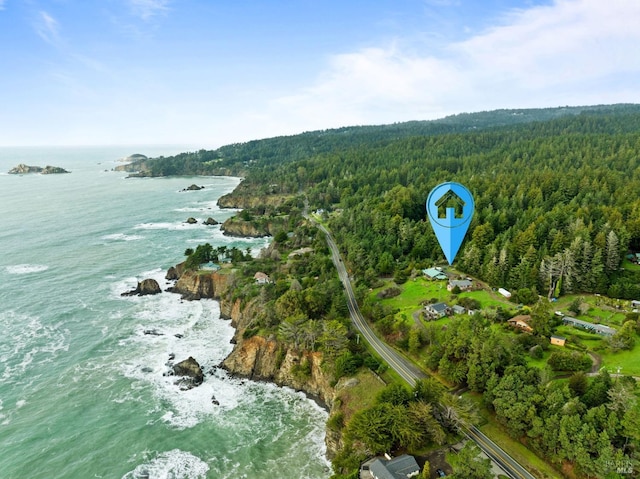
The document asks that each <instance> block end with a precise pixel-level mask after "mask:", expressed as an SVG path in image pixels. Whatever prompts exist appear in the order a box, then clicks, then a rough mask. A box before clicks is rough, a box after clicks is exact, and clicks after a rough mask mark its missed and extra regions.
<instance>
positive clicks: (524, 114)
mask: <svg viewBox="0 0 640 479" xmlns="http://www.w3.org/2000/svg"><path fill="white" fill-rule="evenodd" d="M638 111H640V106H638V105H600V106H581V107H559V108H540V109H514V110H496V111H488V112H479V113H462V114H458V115H452V116H448V117H445V118H442V119H439V120H431V121H410V122H404V123H395V124H392V125H371V126H349V127H344V128H337V129H331V130H320V131H312V132H305V133H301V134H298V135H292V136H280V137H275V138H267V139H263V140H253V141H249V142H246V143H234V144H230V145H226V146H222V147H220V148H218V149H216V150H199V151H195V152H185V153H181V154H179V155H175V156H170V157H159V158H153V159H147V158H142V159H140V160H137V161H132V162H131V163H130V164H127V165H121V166H119V167H117V168H116V169H117V170H120V171H128V172H136V175H138V176H171V175H242V176H244V175H245V174H247V172H248V171H250V170H251V169H253V168H262V167H265V166H267V165H268V166H275V165H279V164H282V163H289V162H293V161H300V160H305V159H308V158H311V157H313V156H315V155H318V154H321V153H328V152H331V151H337V150H343V149H348V148H353V147H356V146H362V145H366V146H381V145H384V144H388V143H389V142H392V141H395V140H399V139H403V138H408V137H420V136H434V135H443V134H451V133H464V132H473V131H480V130H489V129H494V128H497V127H505V126H515V125H521V124H527V123H532V122H543V121H549V120H553V119H556V118H561V117H565V116H575V115H580V114H583V113H590V114H598V115H607V114H612V113H613V114H620V113H633V112H636V113H637V112H638Z"/></svg>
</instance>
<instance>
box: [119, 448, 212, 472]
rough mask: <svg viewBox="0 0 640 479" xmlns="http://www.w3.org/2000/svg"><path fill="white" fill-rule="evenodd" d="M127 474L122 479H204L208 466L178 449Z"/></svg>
mask: <svg viewBox="0 0 640 479" xmlns="http://www.w3.org/2000/svg"><path fill="white" fill-rule="evenodd" d="M145 460H146V461H147V462H145V463H144V464H140V465H139V466H137V467H136V468H135V469H134V470H133V471H130V472H127V473H126V474H125V475H124V476H122V479H204V478H205V477H206V475H207V472H208V471H209V466H208V465H207V463H206V462H204V461H203V460H202V459H200V458H198V457H196V456H194V455H193V454H190V453H188V452H185V451H181V450H180V449H174V450H172V451H167V452H162V453H159V454H157V455H156V457H154V458H153V459H151V460H149V459H148V458H145Z"/></svg>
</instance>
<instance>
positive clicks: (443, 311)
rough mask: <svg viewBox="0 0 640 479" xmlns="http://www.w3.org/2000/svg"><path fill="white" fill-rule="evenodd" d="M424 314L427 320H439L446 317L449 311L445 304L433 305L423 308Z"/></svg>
mask: <svg viewBox="0 0 640 479" xmlns="http://www.w3.org/2000/svg"><path fill="white" fill-rule="evenodd" d="M424 312H425V314H426V315H427V317H428V318H429V319H440V318H444V317H445V316H447V315H448V314H449V313H450V312H451V309H450V308H449V306H447V303H434V304H427V305H426V306H425V307H424Z"/></svg>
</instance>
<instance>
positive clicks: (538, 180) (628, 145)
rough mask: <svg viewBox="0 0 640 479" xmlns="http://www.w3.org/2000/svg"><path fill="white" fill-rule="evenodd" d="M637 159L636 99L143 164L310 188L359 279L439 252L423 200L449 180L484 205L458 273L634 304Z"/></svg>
mask: <svg viewBox="0 0 640 479" xmlns="http://www.w3.org/2000/svg"><path fill="white" fill-rule="evenodd" d="M639 165H640V106H638V105H614V106H599V107H582V108H555V109H543V110H500V111H495V112H483V113H475V114H463V115H456V116H453V117H448V118H445V119H442V120H438V121H431V122H409V123H402V124H395V125H387V126H370V127H348V128H342V129H338V130H327V131H324V132H310V133H303V134H301V135H296V136H291V137H278V138H272V139H267V140H256V141H252V142H248V143H243V144H234V145H229V146H225V147H222V148H220V149H218V150H213V151H205V150H201V151H199V152H195V153H184V154H181V155H177V156H175V157H171V158H160V159H156V160H152V161H149V162H147V163H146V164H145V165H142V166H143V167H144V168H143V174H149V175H156V174H162V175H168V174H193V173H198V174H203V173H216V172H221V171H225V172H227V173H233V174H240V173H242V174H243V175H246V179H245V181H244V182H243V183H242V185H241V187H240V188H238V190H237V191H236V192H235V195H236V196H242V195H250V196H256V195H269V194H280V195H291V196H295V195H300V194H304V195H305V196H306V198H307V199H308V201H309V205H310V207H311V208H312V209H322V210H324V211H325V212H327V213H328V219H329V225H330V227H331V228H332V229H333V231H334V233H335V234H336V236H337V238H338V240H339V244H340V245H341V247H342V249H343V252H344V253H345V255H346V257H347V260H348V264H349V265H350V266H351V268H352V269H353V272H354V274H355V275H356V277H357V278H358V280H359V281H361V282H364V283H365V284H370V283H371V282H372V281H374V280H375V278H377V277H378V276H379V275H394V276H396V277H397V278H398V279H400V280H401V279H402V278H403V277H406V276H408V275H409V274H410V272H411V270H413V269H415V268H420V267H424V266H430V265H432V264H434V263H437V262H442V261H443V260H444V256H443V255H442V252H441V250H440V248H439V246H438V244H437V241H436V238H435V236H434V234H433V231H432V229H431V226H430V224H429V223H428V221H427V219H426V212H425V201H426V198H427V196H428V193H429V191H430V190H431V189H432V188H433V187H434V186H436V185H437V184H439V183H441V182H443V181H454V180H455V181H457V182H460V183H463V184H464V185H466V186H467V187H468V188H469V189H470V190H471V192H472V194H473V195H474V198H475V203H476V213H475V216H474V219H473V222H472V224H471V227H470V228H469V232H468V234H467V239H466V241H465V243H464V244H463V247H462V248H461V251H460V252H459V253H458V257H457V266H458V267H459V269H461V270H463V271H466V272H467V273H469V274H472V275H475V276H477V277H479V278H481V279H483V280H485V281H486V282H488V283H489V284H490V285H492V286H495V287H499V286H501V287H506V288H508V289H510V290H513V291H516V292H517V291H519V290H522V295H523V296H527V295H528V294H530V291H537V292H538V293H539V294H543V295H548V296H549V297H551V296H555V295H559V294H562V293H563V292H570V291H575V292H595V293H603V294H608V295H609V296H612V297H617V298H627V299H629V298H640V284H639V283H640V279H639V278H638V277H637V276H636V275H635V274H634V273H632V272H630V271H625V270H621V268H620V266H621V264H622V260H623V258H624V256H625V255H626V254H627V253H628V252H629V251H639V250H640V195H639V194H638V193H639V192H640V167H639ZM140 166H141V165H137V167H140ZM135 167H136V166H135V165H133V166H132V168H135ZM299 204H300V205H301V204H302V200H300V201H299ZM282 212H283V211H282V209H280V210H265V209H263V210H261V211H258V212H257V213H259V214H264V213H270V214H277V213H282Z"/></svg>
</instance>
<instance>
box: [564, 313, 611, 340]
mask: <svg viewBox="0 0 640 479" xmlns="http://www.w3.org/2000/svg"><path fill="white" fill-rule="evenodd" d="M562 322H563V323H564V324H568V325H569V326H573V327H574V328H580V329H584V330H585V331H588V332H590V333H595V334H599V335H601V336H613V335H614V334H616V332H617V331H616V330H615V329H613V328H610V327H609V326H605V325H604V324H593V323H588V322H587V321H582V320H581V319H576V318H572V317H571V316H565V317H564V318H562Z"/></svg>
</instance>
